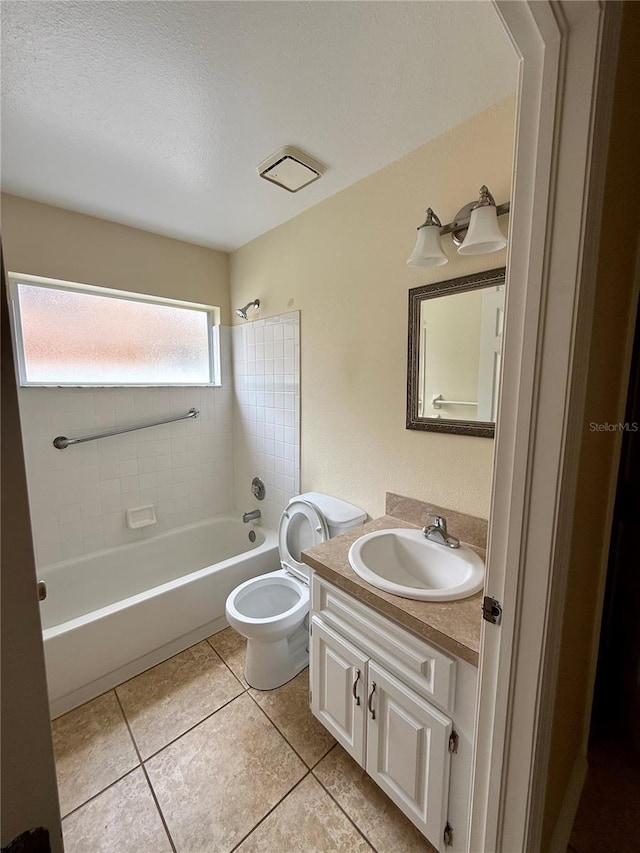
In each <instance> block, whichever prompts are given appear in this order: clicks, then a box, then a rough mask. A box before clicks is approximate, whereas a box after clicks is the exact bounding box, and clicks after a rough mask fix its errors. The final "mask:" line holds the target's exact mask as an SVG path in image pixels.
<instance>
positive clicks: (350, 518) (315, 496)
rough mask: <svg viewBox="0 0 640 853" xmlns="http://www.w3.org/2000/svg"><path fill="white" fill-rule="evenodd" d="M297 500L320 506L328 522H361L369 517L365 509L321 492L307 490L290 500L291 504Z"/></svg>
mask: <svg viewBox="0 0 640 853" xmlns="http://www.w3.org/2000/svg"><path fill="white" fill-rule="evenodd" d="M296 501H309V502H310V503H312V504H315V506H317V507H318V509H319V510H320V512H321V513H322V514H323V515H324V517H325V520H326V522H327V524H332V525H339V524H354V525H355V524H360V523H361V522H363V521H364V520H365V518H366V517H367V513H366V512H364V510H361V509H359V508H358V507H357V506H354V505H353V504H350V503H347V502H346V501H341V500H340V499H339V498H332V497H331V495H323V494H322V493H321V492H305V493H304V494H302V495H298V496H297V497H295V498H292V499H291V500H290V501H289V505H291V504H292V503H295V502H296Z"/></svg>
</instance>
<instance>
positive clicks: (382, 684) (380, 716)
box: [366, 661, 452, 850]
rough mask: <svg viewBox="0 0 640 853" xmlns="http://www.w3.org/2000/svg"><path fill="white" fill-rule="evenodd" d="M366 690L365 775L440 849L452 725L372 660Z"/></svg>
mask: <svg viewBox="0 0 640 853" xmlns="http://www.w3.org/2000/svg"><path fill="white" fill-rule="evenodd" d="M367 690H368V692H367V763H366V770H367V773H368V774H369V775H370V776H371V777H372V778H373V779H374V780H375V781H376V782H377V783H378V785H380V787H381V788H382V789H383V791H385V792H386V793H387V794H388V795H389V797H390V798H391V799H392V800H393V802H394V803H395V804H396V805H397V806H398V807H399V808H400V809H401V810H402V811H403V812H404V813H405V814H406V815H407V817H408V818H409V819H410V820H411V821H412V822H413V823H414V824H415V825H416V826H417V827H418V829H419V830H420V831H421V832H422V833H423V834H424V835H426V837H427V838H428V839H429V841H431V843H432V844H433V845H434V846H435V847H437V848H438V849H439V850H440V849H441V848H442V843H443V834H444V829H445V825H446V822H447V805H448V792H449V764H450V755H449V736H450V735H451V728H452V726H451V720H450V719H449V718H448V717H446V716H445V715H444V714H442V713H441V712H440V711H438V710H437V709H436V708H434V707H433V705H430V704H429V703H428V702H426V701H425V700H424V699H422V697H420V696H418V694H417V693H414V691H413V690H411V689H410V688H408V687H406V686H405V685H404V684H402V682H400V681H398V679H397V678H395V677H394V676H393V675H391V674H390V673H388V672H387V671H386V670H384V669H382V667H380V666H379V665H377V664H376V663H374V662H373V661H369V674H368V685H367Z"/></svg>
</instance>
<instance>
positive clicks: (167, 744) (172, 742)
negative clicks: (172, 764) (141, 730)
mask: <svg viewBox="0 0 640 853" xmlns="http://www.w3.org/2000/svg"><path fill="white" fill-rule="evenodd" d="M241 686H242V685H241ZM246 692H247V691H246V690H243V691H241V692H240V693H237V694H236V695H235V696H232V698H231V699H228V700H227V701H226V702H225V703H224V705H220V707H219V708H216V709H215V711H211V713H210V714H207V715H206V717H203V718H202V719H201V720H198V722H197V723H194V724H193V725H192V726H189V728H188V729H185V730H184V731H183V732H180V734H179V735H176V736H175V737H174V738H171V740H169V741H167V743H165V744H164V746H161V747H160V749H156V751H155V752H152V753H151V755H149V756H147V758H143V759H142V764H145V763H146V762H147V761H151V759H152V758H156V756H158V755H160V753H161V752H162V751H163V750H165V749H166V748H167V747H168V746H172V745H173V744H174V743H176V741H179V740H180V738H182V737H184V736H185V735H188V734H189V732H192V731H193V730H194V729H197V728H198V726H199V725H200V724H201V723H204V722H205V721H206V720H210V719H211V717H213V716H214V714H217V713H218V711H222V709H223V708H226V707H227V706H228V705H230V704H231V703H232V702H235V700H236V699H239V698H240V697H241V696H242V695H244V694H245V693H246Z"/></svg>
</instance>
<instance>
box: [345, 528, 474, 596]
mask: <svg viewBox="0 0 640 853" xmlns="http://www.w3.org/2000/svg"><path fill="white" fill-rule="evenodd" d="M349 562H350V564H351V567H352V568H353V570H354V572H355V573H356V574H357V575H359V576H360V577H361V578H362V579H363V580H365V581H367V583H370V584H371V585H372V586H375V587H377V588H378V589H382V590H384V591H385V592H391V593H393V594H394V595H400V596H402V597H403V598H414V599H418V600H420V601H454V600H455V599H458V598H466V597H467V596H469V595H473V594H474V593H476V592H479V591H480V590H481V589H482V587H483V585H484V563H483V562H482V560H481V559H480V557H479V556H478V555H477V554H476V553H475V551H472V550H471V549H470V548H465V546H464V545H461V546H460V547H459V548H449V547H447V546H446V545H440V544H439V543H437V542H432V541H431V540H429V539H427V538H426V537H425V535H424V534H423V532H422V531H421V530H412V529H409V528H393V529H389V530H376V531H375V532H374V533H367V534H366V535H365V536H361V537H360V538H359V539H356V541H355V542H354V543H353V545H352V546H351V548H350V549H349Z"/></svg>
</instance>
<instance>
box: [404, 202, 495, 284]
mask: <svg viewBox="0 0 640 853" xmlns="http://www.w3.org/2000/svg"><path fill="white" fill-rule="evenodd" d="M510 207H511V205H510V203H509V202H508V201H507V202H505V203H504V204H500V205H496V202H495V199H494V197H493V196H492V195H491V193H490V192H489V189H488V187H486V186H485V185H483V186H482V187H480V197H479V198H478V200H477V201H471V202H469V203H468V204H465V206H464V207H463V208H461V209H460V210H459V211H458V213H457V214H456V216H455V219H454V220H453V221H452V222H449V223H447V224H446V225H442V223H441V222H440V220H439V219H438V217H437V216H436V214H435V213H434V212H433V210H432V209H431V208H428V209H427V216H426V219H425V221H424V222H423V224H422V225H420V226H419V227H418V237H417V239H416V244H415V246H414V249H413V252H412V253H411V255H410V256H409V258H408V259H407V265H408V266H410V267H434V266H440V265H441V264H446V263H447V262H448V260H449V259H448V258H447V256H446V255H445V253H444V251H443V250H442V244H441V241H440V237H441V236H442V235H443V234H451V236H452V238H453V242H454V243H455V245H456V246H458V253H459V254H460V255H484V254H487V253H489V252H498V251H499V250H500V249H504V247H505V246H506V245H507V239H506V237H505V236H504V234H503V233H502V231H501V230H500V226H499V225H498V216H503V215H504V214H505V213H508V212H509V209H510Z"/></svg>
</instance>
